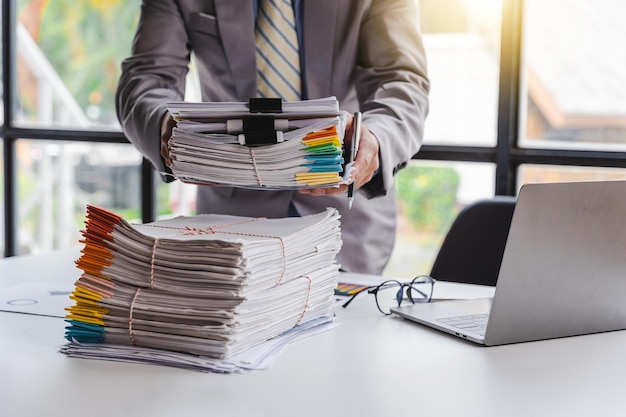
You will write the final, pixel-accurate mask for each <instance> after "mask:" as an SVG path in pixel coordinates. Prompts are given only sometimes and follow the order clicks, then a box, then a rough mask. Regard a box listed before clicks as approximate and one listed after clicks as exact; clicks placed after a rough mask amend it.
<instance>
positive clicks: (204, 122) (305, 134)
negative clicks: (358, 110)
mask: <svg viewBox="0 0 626 417" xmlns="http://www.w3.org/2000/svg"><path fill="white" fill-rule="evenodd" d="M168 110H169V112H170V114H171V115H172V117H173V118H174V119H175V120H176V123H177V125H176V127H175V128H174V129H173V131H172V137H171V138H170V140H169V151H170V157H171V159H172V165H171V169H172V172H173V174H174V176H175V177H176V178H178V179H180V180H181V181H184V182H191V183H197V184H222V185H229V186H233V187H241V188H252V189H299V188H313V187H320V186H324V187H331V186H337V185H339V184H342V183H344V182H345V181H344V178H346V179H347V178H348V175H344V176H343V177H342V176H341V175H340V174H341V173H342V172H343V169H344V167H343V164H344V158H343V139H344V132H345V128H346V115H345V113H343V112H340V111H339V104H338V102H337V99H336V98H335V97H330V98H325V99H317V100H304V101H298V102H284V103H282V108H281V112H280V113H272V112H264V113H251V112H250V105H249V104H248V103H243V102H227V103H206V102H205V103H189V102H171V103H169V104H168ZM246 126H248V127H246ZM252 137H254V138H255V143H254V144H251V143H250V139H251V138H252ZM257 141H260V142H257ZM259 143H261V144H259ZM263 143H268V144H263ZM348 173H349V172H348V168H346V174H348Z"/></svg>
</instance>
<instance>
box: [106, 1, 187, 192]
mask: <svg viewBox="0 0 626 417" xmlns="http://www.w3.org/2000/svg"><path fill="white" fill-rule="evenodd" d="M189 59H190V51H189V46H188V36H187V32H186V29H185V24H184V21H183V18H182V16H181V13H180V11H179V8H178V6H177V4H176V2H175V1H173V0H145V1H143V3H142V6H141V15H140V19H139V25H138V28H137V32H136V34H135V38H134V41H133V45H132V53H131V56H130V57H129V58H128V59H126V60H124V62H123V63H122V75H121V77H120V81H119V84H118V87H117V91H116V101H115V105H116V111H117V117H118V119H119V121H120V123H121V125H122V130H123V131H124V134H125V135H126V137H127V138H128V140H129V141H130V142H131V143H132V144H133V145H134V146H135V147H136V148H137V149H138V150H139V151H140V152H141V153H142V154H143V155H144V156H145V157H146V158H147V159H148V160H150V162H151V163H152V165H153V166H154V168H155V169H156V170H157V172H161V173H162V172H170V171H169V169H168V168H167V167H166V166H165V164H164V162H163V159H162V158H161V151H160V141H161V139H160V136H161V120H162V118H163V116H164V115H165V113H166V112H167V102H168V101H175V100H182V99H183V96H184V89H185V76H186V75H187V72H188V64H189ZM162 178H163V180H165V181H171V180H172V177H169V176H164V177H162Z"/></svg>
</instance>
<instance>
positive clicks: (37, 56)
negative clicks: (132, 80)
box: [15, 0, 140, 129]
mask: <svg viewBox="0 0 626 417" xmlns="http://www.w3.org/2000/svg"><path fill="white" fill-rule="evenodd" d="M139 3H140V2H139V0H110V1H73V0H55V1H37V0H18V19H17V27H16V29H17V33H16V36H15V38H16V44H17V48H16V50H17V58H18V60H17V97H18V103H17V106H16V109H15V110H16V113H15V114H16V120H15V122H16V124H18V125H22V126H23V125H36V126H53V127H62V128H70V129H88V128H98V129H103V128H104V129H107V128H111V129H119V123H118V121H117V117H116V115H115V105H114V94H115V88H116V86H117V82H118V79H119V75H120V64H121V61H122V60H123V59H124V58H126V57H127V56H128V55H129V54H130V48H131V41H132V37H133V35H134V31H135V28H136V25H137V19H138V15H139Z"/></svg>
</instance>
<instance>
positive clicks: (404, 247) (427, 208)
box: [384, 161, 495, 278]
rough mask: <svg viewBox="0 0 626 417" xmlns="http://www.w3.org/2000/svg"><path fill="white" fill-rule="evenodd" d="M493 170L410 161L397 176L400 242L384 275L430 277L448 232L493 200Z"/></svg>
mask: <svg viewBox="0 0 626 417" xmlns="http://www.w3.org/2000/svg"><path fill="white" fill-rule="evenodd" d="M494 181H495V166H494V165H492V164H483V163H461V162H454V163H453V162H437V161H432V162H429V161H412V162H411V163H410V164H409V165H408V166H407V167H406V168H405V169H403V170H402V171H400V172H399V173H398V175H397V176H396V187H397V192H398V225H397V235H396V243H395V247H394V250H393V253H392V256H391V260H390V262H389V265H388V266H387V268H386V269H385V271H384V275H387V276H393V277H399V278H412V277H414V276H416V275H420V274H428V273H430V269H431V267H432V264H433V262H434V261H435V257H436V255H437V251H438V250H439V247H440V246H441V243H442V241H443V238H444V237H445V234H446V232H447V231H448V228H449V227H450V225H451V224H452V221H453V220H454V219H455V218H456V215H457V214H458V213H459V211H460V210H461V209H462V208H463V207H464V206H465V205H467V204H468V203H471V202H473V201H476V200H480V199H483V198H491V197H493V195H494Z"/></svg>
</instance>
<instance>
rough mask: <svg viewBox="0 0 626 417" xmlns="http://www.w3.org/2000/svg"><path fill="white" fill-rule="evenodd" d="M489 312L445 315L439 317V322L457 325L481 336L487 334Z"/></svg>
mask: <svg viewBox="0 0 626 417" xmlns="http://www.w3.org/2000/svg"><path fill="white" fill-rule="evenodd" d="M488 317H489V314H486V313H485V314H471V315H468V316H458V317H444V318H440V319H437V321H438V322H440V323H444V324H447V325H448V326H452V327H456V328H457V329H460V330H463V331H464V332H471V333H474V334H478V335H480V336H484V335H485V329H486V328H487V318H488Z"/></svg>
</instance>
